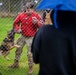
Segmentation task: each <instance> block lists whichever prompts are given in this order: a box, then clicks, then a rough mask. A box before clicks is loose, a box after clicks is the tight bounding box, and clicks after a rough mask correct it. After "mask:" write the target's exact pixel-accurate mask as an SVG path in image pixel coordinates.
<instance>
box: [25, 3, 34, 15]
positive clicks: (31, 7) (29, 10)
mask: <svg viewBox="0 0 76 75" xmlns="http://www.w3.org/2000/svg"><path fill="white" fill-rule="evenodd" d="M25 8H26V13H27V14H28V15H30V14H31V13H32V12H33V10H34V3H33V2H27V3H26V5H25Z"/></svg>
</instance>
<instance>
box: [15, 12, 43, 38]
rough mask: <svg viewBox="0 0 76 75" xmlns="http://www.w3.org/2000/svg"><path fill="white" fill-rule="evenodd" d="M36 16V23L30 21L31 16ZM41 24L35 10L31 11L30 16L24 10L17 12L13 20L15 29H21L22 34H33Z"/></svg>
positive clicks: (41, 21) (29, 35)
mask: <svg viewBox="0 0 76 75" xmlns="http://www.w3.org/2000/svg"><path fill="white" fill-rule="evenodd" d="M33 17H36V18H37V19H38V23H37V24H33V23H32V18H33ZM42 25H43V20H42V19H41V17H40V15H38V14H37V13H36V12H33V13H32V14H31V15H30V16H28V15H27V14H26V12H22V13H21V14H19V15H18V16H17V17H16V19H15V21H14V28H15V30H16V31H17V30H19V29H21V30H22V34H23V35H24V36H28V37H31V36H34V34H35V32H36V30H37V29H38V28H39V27H40V26H42Z"/></svg>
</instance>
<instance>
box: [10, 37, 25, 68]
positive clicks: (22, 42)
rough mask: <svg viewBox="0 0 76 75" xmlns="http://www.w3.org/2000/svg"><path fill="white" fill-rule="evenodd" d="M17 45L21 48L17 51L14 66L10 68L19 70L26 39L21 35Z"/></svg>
mask: <svg viewBox="0 0 76 75" xmlns="http://www.w3.org/2000/svg"><path fill="white" fill-rule="evenodd" d="M17 45H19V46H20V47H19V48H17V49H16V51H15V59H14V63H13V65H11V66H9V67H10V68H18V67H19V60H20V56H21V53H22V49H23V47H24V45H25V37H23V36H22V35H21V36H20V37H19V38H18V40H17Z"/></svg>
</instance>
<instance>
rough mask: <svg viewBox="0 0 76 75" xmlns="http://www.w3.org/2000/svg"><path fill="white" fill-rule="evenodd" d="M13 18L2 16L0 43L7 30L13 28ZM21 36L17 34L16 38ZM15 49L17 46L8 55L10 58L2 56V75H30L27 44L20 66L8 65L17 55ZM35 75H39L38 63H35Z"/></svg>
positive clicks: (0, 67)
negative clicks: (12, 67)
mask: <svg viewBox="0 0 76 75" xmlns="http://www.w3.org/2000/svg"><path fill="white" fill-rule="evenodd" d="M12 24H13V19H12V18H0V44H1V42H2V40H3V39H4V38H5V37H6V35H7V31H9V30H10V29H11V28H12ZM18 37H19V34H16V36H15V40H17V38H18ZM15 50H16V48H14V49H12V50H11V52H10V54H9V55H8V57H9V58H10V60H9V61H8V60H6V59H5V58H3V57H2V56H0V72H1V73H2V75H28V61H27V48H26V46H25V47H24V49H23V52H22V55H21V58H20V62H19V66H20V67H19V68H17V69H10V68H8V66H10V65H11V64H13V61H14V57H15ZM33 71H34V72H33V75H38V65H34V68H33Z"/></svg>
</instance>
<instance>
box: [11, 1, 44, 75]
mask: <svg viewBox="0 0 76 75" xmlns="http://www.w3.org/2000/svg"><path fill="white" fill-rule="evenodd" d="M42 25H43V20H42V19H41V17H40V15H39V14H38V13H36V12H35V11H34V4H33V3H32V2H28V3H26V11H25V12H22V13H20V14H19V15H18V16H17V17H16V19H15V21H14V29H15V32H16V33H21V37H19V38H18V41H17V44H18V45H20V46H21V47H20V48H17V50H16V52H15V53H16V55H15V59H14V64H13V65H11V66H10V67H11V68H17V67H19V64H18V63H19V59H20V55H21V53H22V49H23V47H24V45H25V44H26V46H27V50H28V51H27V56H28V65H29V72H28V74H29V75H32V67H33V60H32V54H31V43H32V39H33V36H34V34H35V32H36V31H37V29H38V28H39V27H40V26H42Z"/></svg>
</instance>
